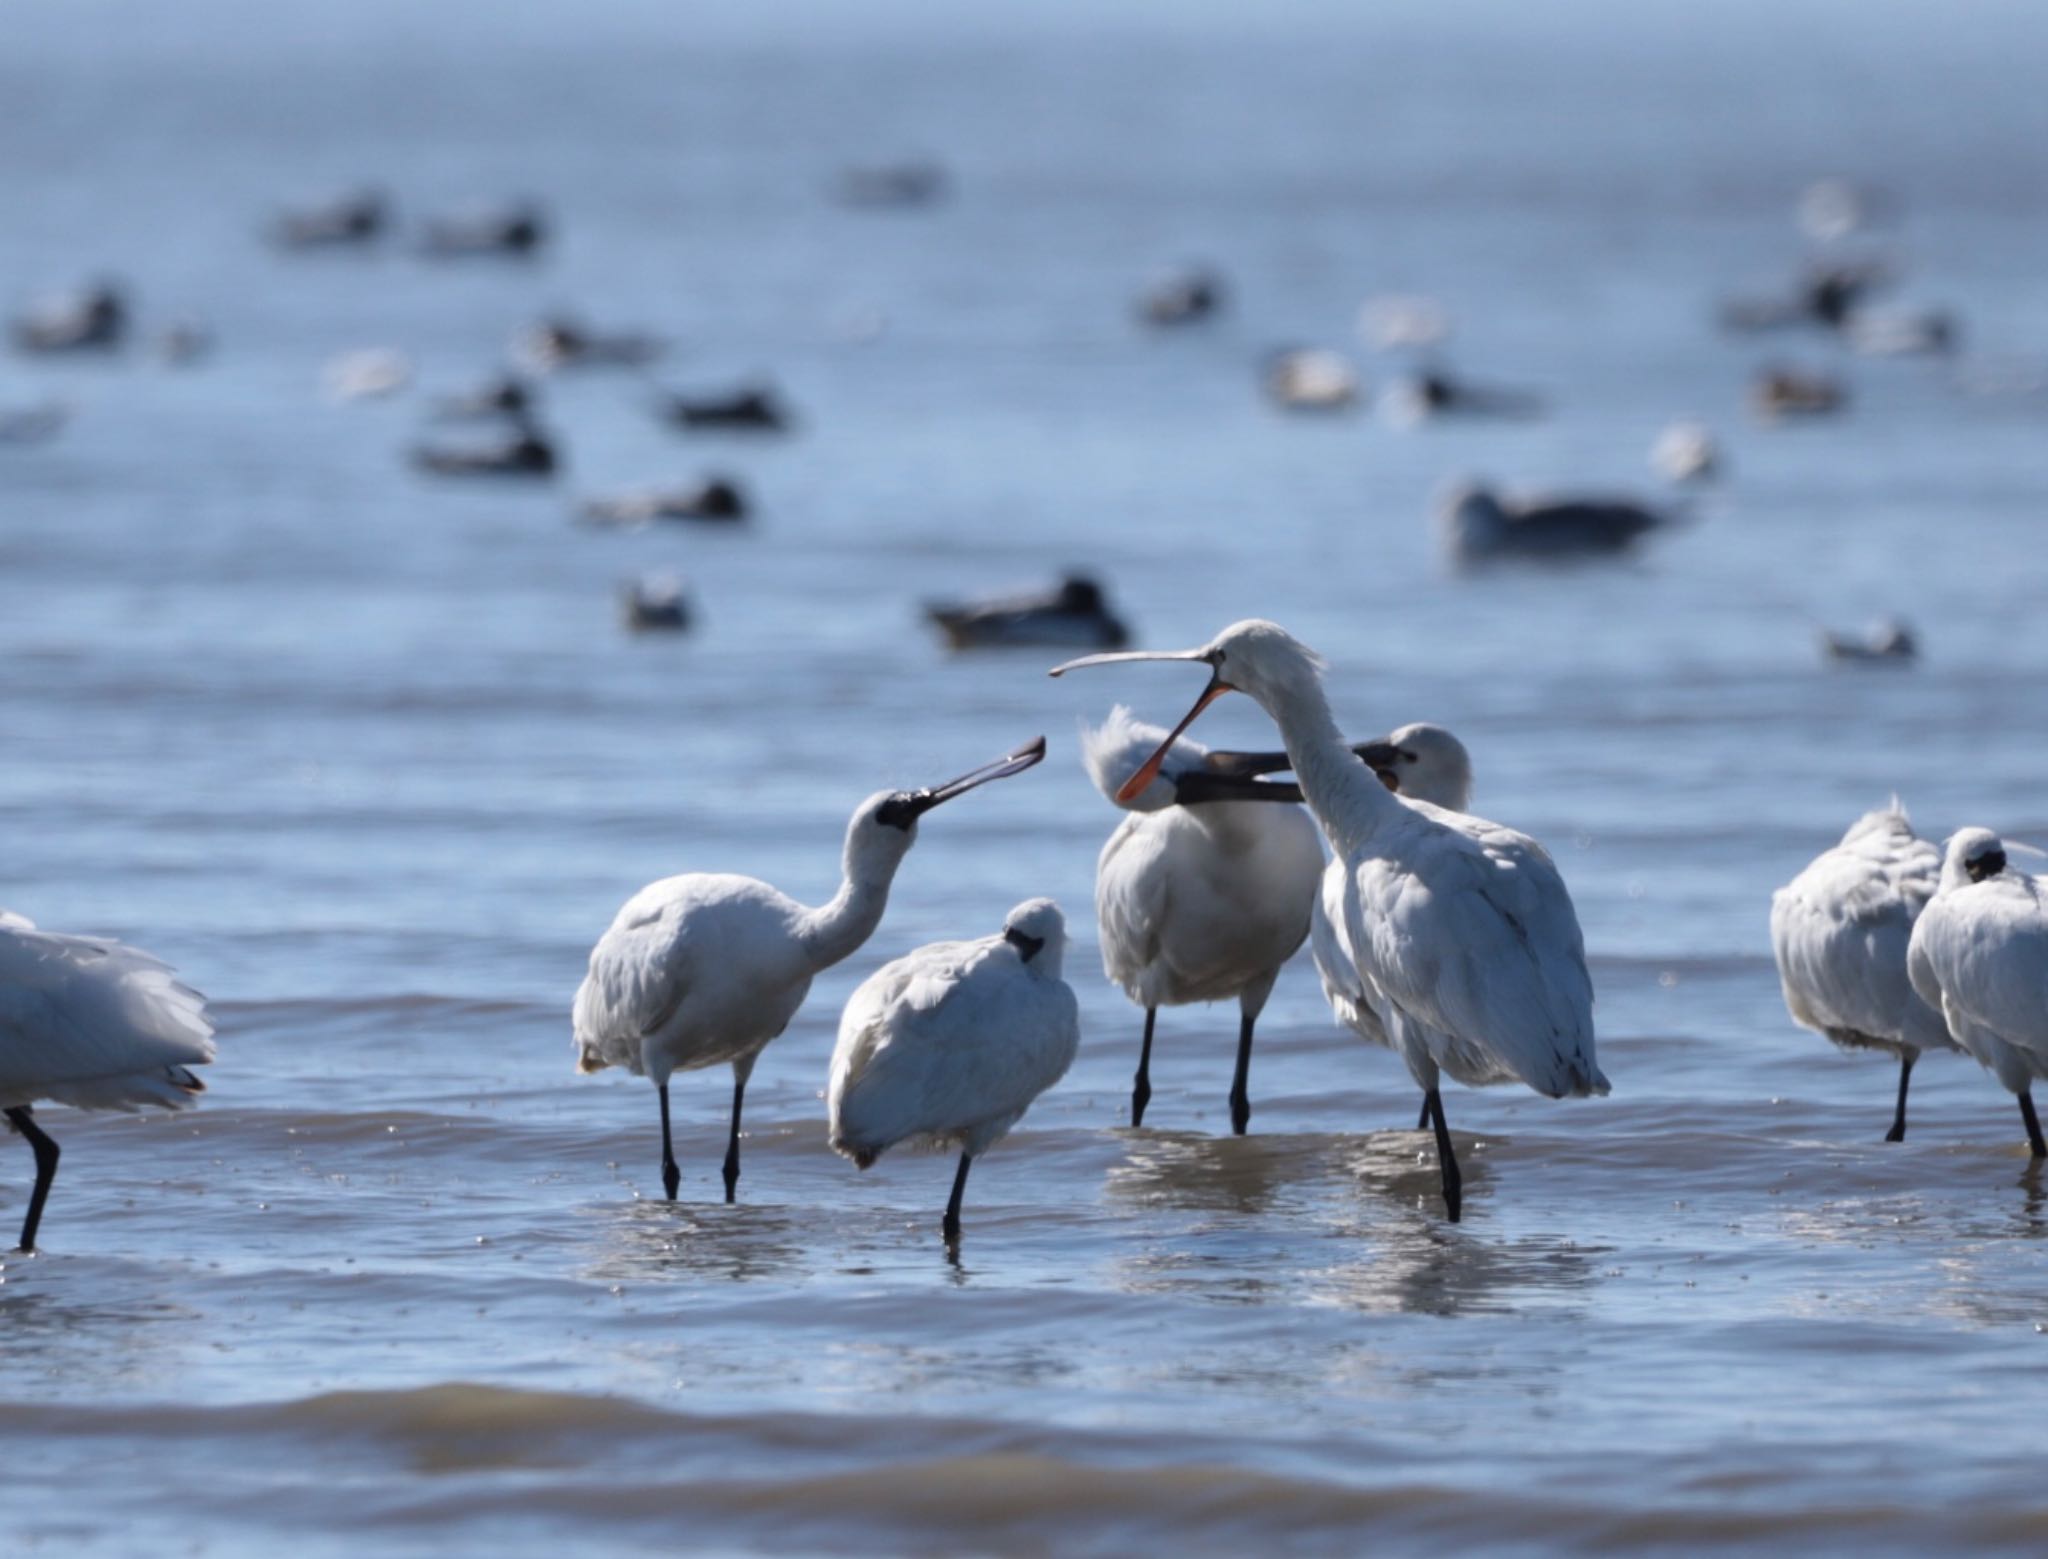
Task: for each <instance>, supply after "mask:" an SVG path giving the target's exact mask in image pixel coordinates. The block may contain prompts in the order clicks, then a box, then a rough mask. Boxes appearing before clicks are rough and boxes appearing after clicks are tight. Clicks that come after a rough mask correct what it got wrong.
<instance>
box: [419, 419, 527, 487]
mask: <svg viewBox="0 0 2048 1559" xmlns="http://www.w3.org/2000/svg"><path fill="white" fill-rule="evenodd" d="M409 458H410V459H411V461H412V463H413V465H414V466H416V467H418V468H419V469H420V470H422V471H430V472H432V473H434V474H435V475H436V476H512V477H540V478H546V477H551V476H553V475H554V474H555V471H556V469H557V467H558V466H559V465H560V463H561V457H560V456H559V455H558V454H557V453H556V451H555V443H554V440H553V439H551V438H550V437H548V435H547V434H546V433H543V432H542V431H541V430H540V429H539V428H538V427H536V426H535V425H534V424H533V423H531V422H528V421H527V420H526V419H524V418H523V417H522V418H514V419H513V424H512V428H511V430H510V431H509V432H507V433H506V434H505V436H504V437H503V438H498V439H493V440H490V441H489V442H487V443H477V444H462V445H448V444H419V445H415V446H414V447H413V449H412V450H411V451H410V453H409Z"/></svg>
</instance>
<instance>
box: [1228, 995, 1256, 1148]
mask: <svg viewBox="0 0 2048 1559" xmlns="http://www.w3.org/2000/svg"><path fill="white" fill-rule="evenodd" d="M1252 1023H1253V1019H1252V1018H1250V1017H1245V1018H1242V1019H1240V1020H1239V1022H1238V1025H1237V1074H1236V1075H1235V1076H1234V1077H1232V1078H1231V1080H1230V1129H1231V1131H1232V1133H1234V1134H1235V1135H1237V1136H1240V1137H1242V1136H1243V1135H1244V1129H1245V1127H1247V1126H1249V1125H1250V1124H1251V1122H1252V1096H1251V1076H1252Z"/></svg>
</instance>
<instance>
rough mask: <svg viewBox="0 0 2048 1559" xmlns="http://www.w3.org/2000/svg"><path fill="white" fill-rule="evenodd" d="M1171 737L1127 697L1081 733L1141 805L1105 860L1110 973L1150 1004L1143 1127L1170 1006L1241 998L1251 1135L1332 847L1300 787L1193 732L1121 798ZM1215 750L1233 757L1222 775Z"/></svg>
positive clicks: (1098, 774) (1137, 1109)
mask: <svg viewBox="0 0 2048 1559" xmlns="http://www.w3.org/2000/svg"><path fill="white" fill-rule="evenodd" d="M1165 738H1166V731H1165V729H1164V727H1161V726H1156V725H1147V724H1145V723H1143V722H1142V721H1140V720H1138V719H1136V718H1135V717H1134V716H1133V715H1132V714H1131V712H1130V710H1129V709H1127V708H1125V707H1124V706H1123V705H1122V704H1118V705H1117V706H1116V707H1115V708H1114V709H1112V710H1111V711H1110V715H1109V718H1108V719H1107V720H1105V721H1103V723H1102V724H1101V725H1100V726H1097V727H1094V728H1092V729H1091V728H1089V727H1087V726H1085V725H1084V726H1083V727H1082V729H1081V754H1082V759H1083V761H1084V762H1085V763H1086V764H1087V766H1088V772H1089V774H1091V775H1092V776H1093V777H1094V780H1095V783H1096V784H1097V785H1098V786H1100V787H1101V789H1102V793H1103V794H1104V795H1106V796H1108V797H1109V798H1110V799H1111V800H1112V801H1115V802H1116V803H1117V805H1119V806H1121V807H1125V808H1128V809H1129V810H1130V812H1131V813H1132V815H1131V816H1130V817H1127V818H1125V819H1124V820H1123V822H1121V823H1119V824H1118V825H1117V828H1116V831H1115V832H1114V833H1112V834H1111V835H1110V836H1109V842H1108V843H1107V844H1105V845H1103V847H1102V855H1101V858H1100V859H1098V860H1097V861H1096V863H1095V918H1096V921H1097V923H1098V925H1099V926H1100V928H1101V934H1102V972H1103V973H1104V974H1106V975H1107V976H1109V980H1110V983H1111V984H1113V985H1115V986H1117V987H1118V988H1119V989H1121V990H1122V991H1123V993H1124V994H1125V995H1126V996H1128V997H1129V998H1130V999H1131V1000H1132V1001H1133V1002H1135V1003H1137V1005H1139V1006H1140V1007H1143V1008H1144V1009H1145V1038H1144V1041H1143V1043H1142V1045H1141V1046H1140V1048H1139V1051H1138V1073H1137V1078H1136V1080H1135V1081H1134V1083H1133V1085H1132V1088H1131V1124H1132V1125H1133V1126H1142V1125H1143V1124H1144V1123H1145V1105H1146V1102H1147V1101H1148V1100H1150V1099H1151V1097H1152V1077H1151V1074H1152V1029H1153V1024H1154V1023H1155V1021H1156V1020H1157V1018H1158V1012H1159V1009H1160V1008H1161V1007H1181V1006H1186V1005H1189V1004H1190V1003H1193V1002H1210V1001H1221V1000H1223V999H1224V998H1225V997H1230V996H1234V997H1236V998H1237V1005H1238V1029H1237V1072H1236V1076H1235V1078H1234V1079H1233V1080H1232V1082H1231V1085H1230V1129H1231V1130H1232V1131H1234V1132H1235V1133H1237V1135H1239V1136H1240V1137H1241V1136H1243V1135H1244V1131H1245V1126H1246V1124H1247V1123H1248V1122H1249V1121H1250V1120H1251V1114H1252V1107H1251V1098H1250V1095H1249V1092H1248V1082H1249V1078H1250V1073H1251V1061H1252V1026H1253V1024H1255V1023H1256V1022H1257V1021H1258V1017H1259V1012H1260V1010H1261V1009H1262V1008H1264V1006H1265V1005H1266V998H1267V997H1268V996H1270V995H1271V994H1272V991H1273V982H1274V980H1275V979H1276V978H1278V976H1279V974H1280V966H1281V965H1282V964H1284V963H1286V962H1287V960H1288V959H1290V958H1292V957H1293V956H1294V954H1295V951H1296V949H1298V948H1299V947H1300V946H1301V944H1302V941H1303V939H1304V938H1306V937H1307V936H1308V918H1309V906H1310V905H1311V904H1312V903H1313V902H1314V901H1315V896H1316V883H1317V881H1318V880H1319V879H1320V878H1321V876H1322V872H1323V844H1322V840H1321V838H1320V837H1318V835H1317V832H1316V825H1315V823H1314V821H1313V820H1312V819H1311V818H1310V817H1309V815H1308V814H1307V813H1306V812H1304V811H1302V809H1301V808H1300V807H1299V806H1296V805H1293V804H1292V803H1294V802H1298V801H1299V800H1300V799H1301V792H1300V790H1299V789H1297V788H1296V787H1294V786H1292V785H1281V784H1270V783H1268V782H1266V781H1263V780H1259V779H1256V778H1253V777H1250V776H1249V775H1241V774H1238V773H1233V772H1229V770H1228V767H1227V765H1228V764H1229V762H1230V760H1231V758H1232V757H1233V756H1234V755H1230V754H1223V753H1217V754H1211V753H1210V752H1209V750H1208V749H1207V748H1205V747H1203V746H1201V745H1200V744H1199V743H1197V742H1193V741H1189V740H1187V739H1186V738H1181V739H1179V740H1176V741H1173V742H1169V743H1167V748H1166V750H1167V756H1166V761H1165V762H1164V763H1163V764H1162V765H1161V766H1160V768H1159V770H1158V772H1157V774H1156V775H1155V776H1154V778H1153V779H1152V781H1151V783H1149V784H1148V785H1146V786H1145V788H1144V789H1143V790H1141V791H1140V792H1138V793H1137V794H1136V795H1134V796H1131V797H1129V798H1128V799H1120V798H1119V796H1118V789H1119V787H1120V786H1121V785H1122V784H1123V782H1124V781H1125V780H1126V779H1128V778H1129V777H1130V775H1131V774H1132V773H1133V772H1134V771H1135V770H1136V769H1137V767H1138V766H1139V765H1140V764H1141V763H1143V762H1144V761H1145V759H1146V758H1147V757H1148V756H1149V755H1150V754H1151V753H1152V752H1153V750H1154V749H1156V748H1158V747H1159V746H1160V744H1161V743H1162V741H1164V740H1165ZM1212 756H1213V757H1215V758H1217V759H1219V760H1223V765H1222V766H1219V768H1213V769H1212V768H1211V767H1210V766H1209V764H1208V760H1209V759H1210V758H1211V757H1212ZM1281 761H1282V762H1283V763H1284V762H1285V759H1282V760H1281ZM1274 801H1279V802H1281V803H1284V804H1283V805H1279V806H1275V805H1272V803H1273V802H1274Z"/></svg>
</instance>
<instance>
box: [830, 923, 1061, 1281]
mask: <svg viewBox="0 0 2048 1559" xmlns="http://www.w3.org/2000/svg"><path fill="white" fill-rule="evenodd" d="M1066 944H1067V923H1066V918H1065V917H1064V916H1063V915H1061V913H1060V907H1059V905H1057V904H1055V903H1053V901H1052V900H1051V899H1027V900H1026V901H1025V902H1024V903H1022V904H1019V905H1018V906H1017V907H1016V908H1015V909H1013V910H1011V911H1010V913H1009V914H1008V916H1006V917H1005V918H1004V921H1003V929H1002V931H1001V933H1000V934H999V935H996V936H991V937H983V938H981V939H980V940H979V941H976V942H933V943H931V944H929V945H928V946H925V947H920V948H919V949H917V951H916V952H914V953H908V954H906V955H904V956H903V957H901V958H899V959H897V960H895V961H894V962H893V963H887V964H884V965H883V966H882V967H881V968H880V969H877V970H876V971H875V972H874V973H873V974H871V975H869V976H868V977H867V979H865V980H863V981H862V982H861V984H860V988H859V989H857V990H856V991H855V992H854V993H853V995H852V997H850V998H849V999H848V1001H847V1003H846V1012H845V1014H844V1015H843V1016H842V1017H841V1018H840V1020H839V1042H838V1044H837V1045H836V1046H835V1047H834V1048H833V1051H832V1077H831V1086H830V1089H829V1091H828V1093H827V1096H826V1098H827V1108H828V1110H829V1112H830V1116H831V1131H832V1139H831V1140H832V1146H833V1149H834V1150H835V1151H837V1152H840V1153H843V1154H845V1155H846V1156H847V1157H848V1158H850V1159H852V1160H853V1161H854V1163H855V1164H857V1165H858V1166H859V1167H860V1168H862V1169H866V1168H867V1167H868V1166H869V1165H871V1164H873V1163H874V1161H875V1160H876V1159H877V1158H879V1157H881V1156H882V1154H883V1153H885V1152H887V1151H888V1150H889V1149H890V1148H892V1147H895V1146H896V1145H897V1144H898V1143H901V1142H910V1143H913V1144H915V1145H917V1146H920V1147H932V1148H956V1147H957V1148H958V1149H959V1150H960V1166H959V1168H958V1169H957V1170H956V1171H955V1172H954V1175H953V1195H952V1198H951V1200H949V1201H948V1202H947V1203H946V1216H945V1219H944V1221H943V1223H942V1225H941V1228H942V1230H943V1232H944V1235H945V1240H946V1244H947V1247H948V1248H949V1249H957V1248H958V1246H959V1243H960V1198H961V1195H962V1194H963V1193H964V1192H965V1191H966V1189H967V1171H968V1170H969V1169H970V1168H972V1167H973V1164H974V1161H975V1159H976V1158H978V1157H980V1156H981V1154H982V1153H983V1152H985V1151H986V1150H987V1149H988V1148H989V1147H991V1146H992V1145H993V1144H995V1143H996V1142H999V1141H1000V1140H1001V1139H1002V1138H1003V1137H1004V1136H1005V1135H1006V1134H1007V1133H1008V1132H1009V1130H1010V1128H1011V1127H1012V1126H1014V1125H1016V1124H1017V1121H1018V1119H1019V1118H1020V1117H1021V1116H1022V1115H1023V1114H1024V1112H1025V1111H1026V1110H1027V1109H1029V1108H1030V1107H1031V1102H1032V1100H1034V1099H1036V1098H1037V1097H1038V1096H1039V1095H1040V1094H1042V1093H1044V1092H1045V1090H1046V1089H1048V1088H1050V1087H1051V1086H1052V1085H1053V1084H1054V1083H1056V1082H1058V1081H1059V1080H1060V1079H1061V1078H1062V1077H1064V1076H1065V1075H1066V1072H1067V1068H1068V1067H1070V1066H1072V1065H1073V1064H1074V1052H1075V1051H1076V1050H1077V1049H1078V1048H1079V1047H1080V1043H1081V1018H1080V1008H1079V1005H1078V1004H1077V1003H1076V1002H1075V1000H1074V992H1073V990H1072V988H1071V987H1069V986H1068V984H1067V982H1066V981H1065V980H1063V979H1061V978H1060V960H1061V957H1062V955H1063V954H1064V953H1065V951H1066Z"/></svg>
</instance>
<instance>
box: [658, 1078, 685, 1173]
mask: <svg viewBox="0 0 2048 1559" xmlns="http://www.w3.org/2000/svg"><path fill="white" fill-rule="evenodd" d="M657 1092H659V1093H660V1095H661V1184H662V1189H663V1190H665V1191H667V1192H668V1199H669V1200H670V1201H671V1202H673V1201H674V1200H675V1199H676V1187H677V1186H679V1185H681V1184H682V1183H683V1172H682V1171H681V1170H680V1169H678V1168H676V1150H675V1144H674V1143H672V1142H670V1141H669V1136H668V1084H667V1083H663V1084H662V1085H661V1087H660V1088H659V1089H658V1090H657Z"/></svg>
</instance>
